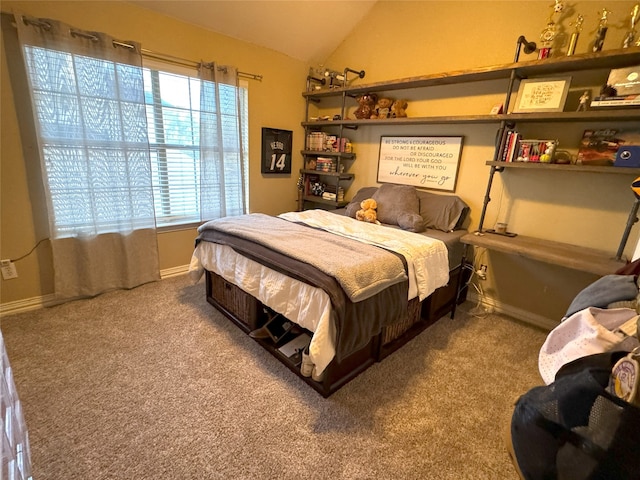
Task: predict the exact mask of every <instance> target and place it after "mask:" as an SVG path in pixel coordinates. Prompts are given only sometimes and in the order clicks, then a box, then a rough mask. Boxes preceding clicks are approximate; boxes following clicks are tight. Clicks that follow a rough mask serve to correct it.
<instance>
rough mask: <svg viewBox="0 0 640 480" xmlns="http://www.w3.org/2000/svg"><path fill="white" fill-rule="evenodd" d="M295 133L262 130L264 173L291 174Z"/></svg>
mask: <svg viewBox="0 0 640 480" xmlns="http://www.w3.org/2000/svg"><path fill="white" fill-rule="evenodd" d="M292 139H293V132H292V131H291V130H279V129H277V128H267V127H263V128H262V169H261V171H262V173H291V147H292V141H293V140H292Z"/></svg>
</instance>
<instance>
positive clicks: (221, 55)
mask: <svg viewBox="0 0 640 480" xmlns="http://www.w3.org/2000/svg"><path fill="white" fill-rule="evenodd" d="M2 11H3V12H14V11H15V12H22V13H25V14H28V15H33V16H36V17H48V18H53V19H57V20H61V21H63V22H66V23H68V24H70V25H73V26H75V27H77V28H80V29H85V30H96V31H103V32H106V33H108V34H110V35H112V36H114V37H115V38H121V39H124V40H127V39H131V40H136V41H139V42H141V43H142V46H143V48H146V49H148V50H152V51H155V52H161V53H164V54H168V55H173V56H177V57H181V58H186V59H191V60H200V59H204V60H207V61H211V60H215V61H217V62H219V63H222V64H233V65H236V66H237V67H238V69H239V70H241V71H243V72H249V73H256V74H260V75H263V80H262V81H261V82H258V81H253V80H249V111H250V125H249V153H250V172H249V188H250V205H249V207H250V210H251V211H254V212H257V211H259V212H265V213H269V214H278V213H281V212H284V211H289V210H294V209H295V208H296V181H297V174H296V173H292V174H291V175H287V176H279V177H273V176H272V177H264V176H263V175H262V174H261V173H260V144H261V128H262V127H272V128H281V129H286V130H293V132H294V137H293V144H294V148H299V146H300V145H302V138H303V132H302V128H301V126H300V121H301V119H302V116H303V114H304V102H303V100H302V97H301V95H300V92H302V90H303V89H304V84H305V78H306V75H307V66H306V65H304V63H303V62H300V61H298V60H294V59H292V58H290V57H287V56H285V55H282V54H279V53H276V52H275V51H273V50H269V49H265V48H259V47H256V46H255V45H252V44H249V43H245V42H241V41H238V40H235V39H232V38H229V37H225V36H222V35H219V34H216V33H213V32H210V31H207V30H204V29H201V28H198V27H194V26H192V25H188V24H186V23H182V22H178V21H176V20H174V19H171V18H169V17H166V16H162V15H158V14H155V13H153V12H152V11H149V10H146V9H142V8H139V7H137V6H135V5H132V4H129V3H126V2H115V1H107V2H102V1H91V2H73V1H72V2H67V1H55V2H33V1H26V2H11V1H3V2H2ZM289 21H294V20H293V19H290V20H289ZM1 110H2V117H1V121H2V123H1V126H2V129H1V151H0V157H1V158H0V159H1V170H0V173H1V182H2V183H1V185H0V187H1V193H0V194H1V197H0V208H1V211H0V216H1V234H0V256H1V258H3V259H4V258H17V257H19V256H21V255H23V254H25V253H27V252H28V251H29V250H30V249H31V248H32V247H33V246H34V245H35V243H36V242H37V240H38V236H37V233H36V231H35V230H36V229H35V226H34V217H35V216H36V215H37V214H38V213H39V211H40V208H38V207H35V206H33V205H32V199H31V198H30V196H29V190H28V185H27V183H28V182H27V173H26V169H25V159H24V154H23V146H22V143H21V139H20V131H19V127H18V123H17V114H16V108H15V102H14V91H13V89H12V85H11V82H10V79H9V73H8V71H7V58H6V52H5V43H4V41H3V45H2V84H1ZM293 157H294V158H293V167H292V171H293V172H297V171H298V169H299V168H300V166H301V162H302V160H301V158H299V155H294V156H293ZM34 210H35V211H34ZM195 236H196V232H195V230H194V229H191V230H182V231H178V232H170V233H161V234H159V235H158V244H159V248H160V268H161V269H162V270H166V269H171V268H175V267H179V266H183V265H186V264H188V263H189V260H190V258H191V252H192V250H193V241H194V239H195ZM16 266H17V270H18V275H19V277H18V278H17V279H13V280H7V281H5V280H0V282H1V283H0V295H1V296H0V303H3V304H4V303H7V302H16V301H21V300H26V299H31V298H35V297H40V296H45V295H48V294H51V293H52V292H53V280H52V279H53V276H52V263H51V252H50V249H49V246H48V244H47V243H46V242H45V243H44V244H42V245H41V246H40V247H38V249H37V250H36V251H35V252H34V253H33V254H31V255H29V256H28V257H27V258H25V259H24V260H20V261H19V262H17V263H16Z"/></svg>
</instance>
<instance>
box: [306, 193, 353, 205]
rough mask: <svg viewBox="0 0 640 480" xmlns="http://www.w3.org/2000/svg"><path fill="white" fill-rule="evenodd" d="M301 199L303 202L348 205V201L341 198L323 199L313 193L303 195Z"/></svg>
mask: <svg viewBox="0 0 640 480" xmlns="http://www.w3.org/2000/svg"><path fill="white" fill-rule="evenodd" d="M303 200H304V201H305V202H313V203H321V204H323V205H331V206H333V207H344V206H346V205H349V202H348V201H346V200H343V201H342V202H334V201H333V200H325V199H324V198H322V197H317V196H315V195H305V196H304V197H303Z"/></svg>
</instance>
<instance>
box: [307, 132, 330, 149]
mask: <svg viewBox="0 0 640 480" xmlns="http://www.w3.org/2000/svg"><path fill="white" fill-rule="evenodd" d="M326 143H327V134H326V133H324V132H311V133H309V135H307V148H308V149H309V150H316V151H320V152H322V151H324V149H325V146H326Z"/></svg>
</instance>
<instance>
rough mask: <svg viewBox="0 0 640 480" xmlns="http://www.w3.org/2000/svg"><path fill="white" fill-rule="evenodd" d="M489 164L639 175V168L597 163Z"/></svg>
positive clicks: (521, 167) (507, 166) (491, 163)
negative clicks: (608, 165) (592, 164)
mask: <svg viewBox="0 0 640 480" xmlns="http://www.w3.org/2000/svg"><path fill="white" fill-rule="evenodd" d="M486 164H487V165H489V166H495V167H499V168H520V169H523V168H524V169H532V170H554V171H566V172H572V173H612V174H617V175H636V176H638V175H640V168H631V167H607V166H604V165H602V166H599V165H594V166H590V165H576V164H569V165H563V164H559V163H542V162H491V161H489V162H486Z"/></svg>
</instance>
